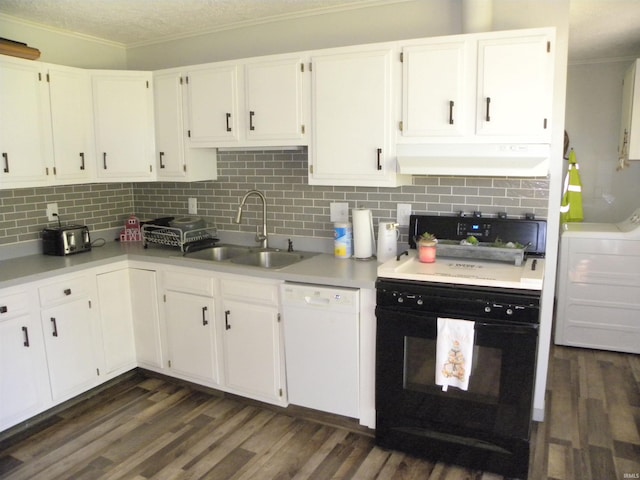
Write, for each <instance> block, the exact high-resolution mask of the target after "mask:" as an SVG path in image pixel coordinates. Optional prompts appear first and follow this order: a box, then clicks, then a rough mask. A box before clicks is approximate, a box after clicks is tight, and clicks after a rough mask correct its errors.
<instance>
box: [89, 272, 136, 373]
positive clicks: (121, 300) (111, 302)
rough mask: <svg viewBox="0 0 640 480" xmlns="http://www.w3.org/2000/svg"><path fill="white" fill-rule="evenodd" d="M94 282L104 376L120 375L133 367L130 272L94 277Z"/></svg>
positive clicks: (133, 346)
mask: <svg viewBox="0 0 640 480" xmlns="http://www.w3.org/2000/svg"><path fill="white" fill-rule="evenodd" d="M96 283H97V286H98V299H99V304H100V323H101V325H102V343H103V348H104V359H105V370H106V372H105V374H111V373H114V372H115V373H122V372H125V371H127V370H130V369H132V368H134V367H135V366H136V348H135V341H134V336H133V318H132V315H131V287H130V282H129V270H128V269H122V270H117V271H114V272H108V273H102V274H99V275H96Z"/></svg>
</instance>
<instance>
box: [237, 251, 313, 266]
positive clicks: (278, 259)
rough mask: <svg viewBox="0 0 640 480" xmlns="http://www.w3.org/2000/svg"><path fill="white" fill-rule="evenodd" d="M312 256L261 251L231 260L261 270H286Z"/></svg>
mask: <svg viewBox="0 0 640 480" xmlns="http://www.w3.org/2000/svg"><path fill="white" fill-rule="evenodd" d="M310 256H311V254H306V255H305V254H303V253H299V252H279V251H270V250H267V251H259V252H252V253H249V254H246V255H240V256H238V257H234V258H232V259H231V263H236V264H239V265H249V266H253V267H261V268H274V269H276V268H284V267H287V266H289V265H293V264H294V263H298V262H300V261H302V260H304V259H305V258H309V257H310Z"/></svg>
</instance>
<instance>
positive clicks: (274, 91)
mask: <svg viewBox="0 0 640 480" xmlns="http://www.w3.org/2000/svg"><path fill="white" fill-rule="evenodd" d="M302 66H303V64H302V60H301V59H300V58H297V57H296V58H289V59H282V60H274V61H268V62H259V63H249V64H247V65H246V66H245V103H246V111H245V115H246V117H245V121H246V125H247V127H246V137H247V139H248V140H300V139H303V138H304V133H303V128H304V127H303V123H304V122H303V120H302V115H303V104H302V99H303V96H302V93H303V92H302V88H303V75H304V72H303V71H302ZM297 143H299V142H297Z"/></svg>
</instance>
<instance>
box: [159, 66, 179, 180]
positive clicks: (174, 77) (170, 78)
mask: <svg viewBox="0 0 640 480" xmlns="http://www.w3.org/2000/svg"><path fill="white" fill-rule="evenodd" d="M153 83H154V91H153V95H154V99H155V104H154V107H155V112H154V113H155V120H156V156H157V160H158V163H157V165H158V177H173V176H184V175H185V168H184V150H183V135H184V129H183V123H182V84H181V83H182V77H181V75H180V73H165V74H156V75H154V77H153Z"/></svg>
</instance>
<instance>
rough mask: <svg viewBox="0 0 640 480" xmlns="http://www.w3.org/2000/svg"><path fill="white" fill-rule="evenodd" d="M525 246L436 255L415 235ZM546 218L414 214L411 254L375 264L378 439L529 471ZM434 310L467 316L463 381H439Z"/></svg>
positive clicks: (442, 457) (436, 456)
mask: <svg viewBox="0 0 640 480" xmlns="http://www.w3.org/2000/svg"><path fill="white" fill-rule="evenodd" d="M424 232H430V233H433V234H435V235H436V237H438V238H439V239H447V240H452V241H457V240H461V239H464V238H466V237H468V236H469V235H473V236H475V237H476V238H477V239H478V240H480V241H481V242H495V241H496V240H498V239H500V240H503V241H504V242H509V241H511V242H518V243H520V244H522V245H527V252H528V258H527V259H526V261H525V262H524V263H523V264H521V265H514V264H513V263H511V264H508V263H501V262H497V261H492V260H484V259H481V260H475V259H468V258H465V259H462V260H460V259H456V258H447V257H443V256H442V255H440V254H439V253H438V254H437V258H436V262H435V263H433V264H425V263H420V262H419V260H418V258H417V256H416V253H415V250H414V249H415V237H416V236H419V235H420V234H422V233H424ZM545 244H546V222H545V221H543V220H535V219H533V218H524V219H520V218H518V219H508V218H494V217H490V218H485V217H481V216H477V215H476V216H433V215H412V216H411V219H410V228H409V254H408V255H402V256H399V257H398V258H397V259H396V258H393V259H392V260H389V261H388V262H385V263H384V264H382V265H381V266H380V267H379V268H378V280H377V283H376V288H377V305H376V317H377V339H376V443H377V444H378V445H380V446H382V447H386V448H392V449H397V450H401V451H406V452H409V453H412V454H414V455H418V456H421V457H424V458H427V459H431V460H434V461H444V462H446V463H452V464H457V465H462V466H467V467H470V468H474V469H479V470H485V471H490V472H495V473H499V474H502V475H505V476H508V477H515V478H526V477H527V475H528V469H529V450H530V426H531V415H532V407H533V387H534V375H535V367H536V353H537V344H538V329H539V309H540V290H541V288H542V277H543V273H544V258H543V257H544V250H545ZM438 318H449V319H457V320H466V321H468V322H473V329H474V330H473V332H474V337H473V362H472V368H471V371H470V374H469V385H468V388H467V390H463V389H459V388H456V387H449V388H448V389H447V390H446V391H443V388H442V387H441V386H439V385H436V383H435V371H436V352H437V345H438Z"/></svg>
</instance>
